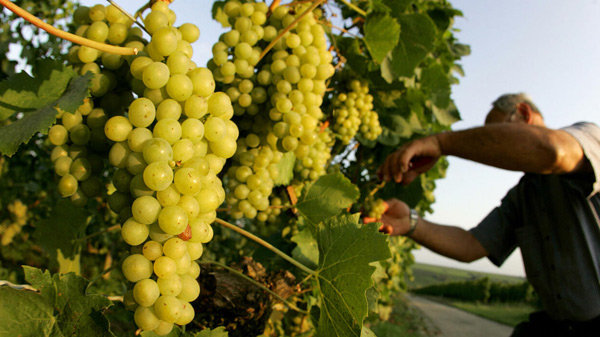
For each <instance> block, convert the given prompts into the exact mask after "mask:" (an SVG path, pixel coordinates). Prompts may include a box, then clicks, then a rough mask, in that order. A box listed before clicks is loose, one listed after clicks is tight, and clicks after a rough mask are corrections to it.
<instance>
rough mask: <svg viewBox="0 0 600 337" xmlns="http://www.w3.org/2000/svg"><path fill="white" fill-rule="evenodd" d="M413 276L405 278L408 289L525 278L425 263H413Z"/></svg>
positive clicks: (519, 280) (517, 280)
mask: <svg viewBox="0 0 600 337" xmlns="http://www.w3.org/2000/svg"><path fill="white" fill-rule="evenodd" d="M411 270H412V274H413V277H412V279H410V280H407V285H408V288H409V289H415V288H420V287H425V286H428V285H432V284H439V283H447V282H456V281H469V280H477V279H480V278H483V277H486V276H487V277H489V278H490V281H493V282H503V283H518V282H523V280H525V278H523V277H518V276H509V275H501V274H493V273H482V272H476V271H471V270H464V269H457V268H450V267H442V266H435V265H430V264H425V263H415V264H414V265H413V266H412V267H411Z"/></svg>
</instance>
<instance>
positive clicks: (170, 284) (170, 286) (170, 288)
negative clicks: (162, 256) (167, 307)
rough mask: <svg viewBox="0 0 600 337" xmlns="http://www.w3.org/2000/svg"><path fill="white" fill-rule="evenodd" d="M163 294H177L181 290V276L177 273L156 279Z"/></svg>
mask: <svg viewBox="0 0 600 337" xmlns="http://www.w3.org/2000/svg"><path fill="white" fill-rule="evenodd" d="M156 283H158V287H159V289H160V294H161V295H167V296H177V295H179V293H180V292H181V289H182V283H181V277H180V276H179V275H177V274H175V273H173V274H172V275H170V276H167V277H159V278H158V279H157V280H156Z"/></svg>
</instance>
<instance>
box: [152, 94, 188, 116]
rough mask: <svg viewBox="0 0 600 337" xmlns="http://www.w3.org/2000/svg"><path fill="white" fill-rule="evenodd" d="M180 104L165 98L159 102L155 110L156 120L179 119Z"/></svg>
mask: <svg viewBox="0 0 600 337" xmlns="http://www.w3.org/2000/svg"><path fill="white" fill-rule="evenodd" d="M181 110H182V109H181V104H179V102H177V101H176V100H174V99H172V98H167V99H165V100H163V101H162V102H160V104H159V105H158V108H156V120H161V119H166V118H170V119H175V120H178V119H179V118H180V117H181Z"/></svg>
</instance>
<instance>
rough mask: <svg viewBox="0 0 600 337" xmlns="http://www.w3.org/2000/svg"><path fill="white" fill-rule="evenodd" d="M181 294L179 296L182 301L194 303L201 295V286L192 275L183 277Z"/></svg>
mask: <svg viewBox="0 0 600 337" xmlns="http://www.w3.org/2000/svg"><path fill="white" fill-rule="evenodd" d="M180 277H181V284H182V286H181V292H180V293H179V295H177V298H179V299H180V300H181V301H184V302H192V301H194V300H195V299H196V298H198V296H199V295H200V285H199V284H198V281H196V279H195V278H193V277H191V276H190V275H185V274H184V275H181V276H180Z"/></svg>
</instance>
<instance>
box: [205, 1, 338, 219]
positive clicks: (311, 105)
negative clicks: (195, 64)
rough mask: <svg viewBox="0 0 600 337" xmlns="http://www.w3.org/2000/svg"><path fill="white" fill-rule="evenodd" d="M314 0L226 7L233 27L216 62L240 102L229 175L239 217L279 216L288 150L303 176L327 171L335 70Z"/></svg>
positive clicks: (215, 54)
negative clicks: (275, 195) (326, 116)
mask: <svg viewBox="0 0 600 337" xmlns="http://www.w3.org/2000/svg"><path fill="white" fill-rule="evenodd" d="M309 5H310V4H299V5H293V6H279V7H276V8H275V9H273V12H272V13H271V14H270V16H268V17H267V13H268V7H267V6H266V5H265V4H264V3H262V2H253V1H245V2H240V1H237V0H229V1H227V2H226V3H225V5H224V7H223V11H224V13H225V14H226V15H227V16H228V19H229V23H230V24H231V30H230V31H228V32H226V33H224V34H222V35H221V37H220V39H219V41H218V42H217V43H216V44H215V45H214V46H213V48H212V51H213V58H212V59H211V61H210V62H209V65H208V66H209V68H210V69H213V71H214V73H215V79H216V80H217V82H218V84H219V85H220V86H221V87H222V88H223V90H224V91H225V92H226V93H227V94H228V95H229V97H230V99H231V101H232V102H233V107H234V112H235V116H234V120H235V121H236V123H237V124H238V125H239V127H240V132H241V137H240V140H239V141H238V150H237V152H236V154H235V156H234V157H233V165H232V166H231V167H230V169H229V170H228V171H227V175H226V176H227V179H228V183H227V186H228V190H229V191H230V193H229V195H228V197H227V200H228V204H229V205H230V206H231V214H232V215H233V216H234V217H236V218H240V217H243V216H245V217H247V218H255V217H257V218H258V220H260V221H264V220H265V219H268V218H269V216H270V215H272V213H273V212H271V211H269V205H270V204H271V205H274V204H273V202H277V203H278V202H280V200H277V201H276V199H273V200H271V201H269V198H270V196H271V194H272V190H273V188H274V186H275V183H274V181H276V180H277V177H278V175H279V174H280V172H279V163H280V161H281V158H282V157H283V154H284V153H288V152H292V153H293V154H294V156H295V157H296V159H297V162H298V164H297V165H298V166H299V172H304V173H303V175H302V179H313V180H314V179H317V178H318V177H319V176H320V175H322V174H323V173H324V165H325V161H326V160H327V158H328V156H327V155H322V154H323V153H326V152H327V150H328V147H327V146H325V147H323V146H322V145H323V144H322V143H323V142H322V141H323V139H321V138H320V136H319V127H318V126H319V123H320V121H321V120H322V119H323V112H322V111H321V108H320V106H321V104H322V101H323V96H324V94H325V90H326V88H327V80H328V79H329V78H330V77H331V76H333V74H334V71H335V69H334V68H333V66H332V64H331V61H332V55H331V52H329V51H328V50H327V45H326V39H325V33H324V30H323V27H322V26H321V25H319V24H318V23H317V20H316V13H317V11H312V12H310V13H308V12H307V13H304V12H305V11H307V10H308V9H309ZM295 21H297V22H295ZM280 35H281V36H280ZM269 44H273V47H272V50H271V51H269V52H268V53H266V51H265V49H266V48H267V46H268V45H269ZM262 54H265V55H262ZM261 56H262V59H261ZM325 140H327V139H325ZM319 144H320V145H319ZM315 148H316V149H315Z"/></svg>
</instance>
